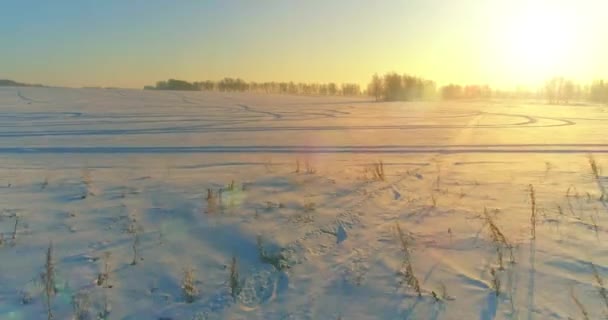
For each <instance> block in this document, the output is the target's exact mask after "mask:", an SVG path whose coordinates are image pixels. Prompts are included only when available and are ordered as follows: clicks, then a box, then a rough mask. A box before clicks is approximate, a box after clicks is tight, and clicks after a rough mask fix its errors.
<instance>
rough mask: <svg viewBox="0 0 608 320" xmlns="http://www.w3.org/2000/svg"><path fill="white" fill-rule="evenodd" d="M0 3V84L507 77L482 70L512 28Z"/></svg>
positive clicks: (451, 11) (302, 13) (442, 7)
mask: <svg viewBox="0 0 608 320" xmlns="http://www.w3.org/2000/svg"><path fill="white" fill-rule="evenodd" d="M0 1H1V3H0V5H1V11H0V47H1V48H2V50H0V78H10V79H14V80H18V81H24V82H40V83H46V84H53V85H67V86H84V85H101V86H123V87H141V86H143V85H144V84H151V83H154V82H155V81H157V80H161V79H166V78H169V77H174V78H180V79H185V80H191V81H192V80H205V79H219V78H221V77H223V76H239V77H243V78H245V79H248V80H257V81H265V80H294V81H336V82H347V81H354V82H361V83H363V82H365V81H367V79H368V78H369V77H370V76H371V74H373V73H374V72H380V73H383V72H386V71H391V70H394V71H398V72H410V73H414V74H419V75H423V76H427V77H430V78H433V79H437V80H439V81H440V82H441V81H443V82H448V81H467V82H486V83H487V82H497V83H500V82H508V81H506V80H505V79H506V78H507V77H515V74H509V72H510V70H511V69H513V68H512V66H511V67H509V66H508V65H498V66H496V65H493V64H494V61H499V60H501V59H502V60H504V59H505V57H499V56H497V52H500V51H503V50H500V48H499V45H498V44H497V43H496V40H495V39H496V37H497V35H496V34H495V32H494V31H496V32H500V28H501V26H502V25H504V21H512V20H513V19H507V18H508V15H513V14H514V13H513V12H517V10H518V9H517V6H518V4H517V1H515V2H512V1H499V0H495V1H492V0H490V1H482V0H459V1H443V0H441V1H440V0H409V1H406V0H403V1H399V0H384V1H383V0H380V1H369V0H335V1H321V0H306V1H295V0H294V1H292V0H282V1H280V0H264V1H253V0H251V1H245V0H242V1H237V0H224V1H202V0H199V1H195V0H176V1H168V0H166V1H160V0H133V1H129V0H106V1H92V0H81V1H76V0H57V1H43V0H39V1H32V0H19V1H16V0H0ZM585 1H587V2H589V1H592V0H581V1H579V2H577V3H582V2H585ZM558 2H560V0H555V1H554V2H552V3H558ZM561 2H564V1H561ZM519 3H520V4H519V6H521V3H525V2H522V1H519ZM573 3H574V2H573ZM505 8H507V9H508V10H505ZM602 8H604V7H602ZM592 9H597V8H591V9H590V11H589V12H592V11H594V10H592ZM505 17H507V18H505ZM501 21H502V22H501ZM497 30H498V31H497ZM501 45H502V44H501ZM492 55H494V56H492ZM503 64H504V63H503ZM587 68H590V67H589V66H587ZM585 72H587V71H585ZM497 77H498V78H500V77H502V80H500V79H499V80H497ZM503 80H504V81H503Z"/></svg>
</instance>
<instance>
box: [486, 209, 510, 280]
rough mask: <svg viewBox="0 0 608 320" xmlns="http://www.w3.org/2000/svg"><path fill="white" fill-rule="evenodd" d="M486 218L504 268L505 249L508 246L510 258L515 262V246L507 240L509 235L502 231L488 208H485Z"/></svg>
mask: <svg viewBox="0 0 608 320" xmlns="http://www.w3.org/2000/svg"><path fill="white" fill-rule="evenodd" d="M483 214H484V218H485V220H486V223H487V224H488V226H489V228H490V236H491V237H492V242H493V243H494V246H495V249H496V255H497V256H498V265H499V268H500V270H502V269H504V265H503V249H504V248H506V249H508V250H509V258H510V262H511V263H515V257H514V256H513V246H512V245H511V244H510V243H509V241H508V240H507V237H505V235H504V234H503V233H502V231H500V229H499V228H498V226H497V225H496V223H495V222H494V219H492V217H491V216H490V214H489V213H488V210H487V208H484V210H483Z"/></svg>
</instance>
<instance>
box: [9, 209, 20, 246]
mask: <svg viewBox="0 0 608 320" xmlns="http://www.w3.org/2000/svg"><path fill="white" fill-rule="evenodd" d="M18 225H19V216H18V215H15V225H14V226H13V235H12V237H11V239H12V240H13V242H15V240H16V239H17V226H18Z"/></svg>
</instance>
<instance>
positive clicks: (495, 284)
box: [490, 268, 501, 297]
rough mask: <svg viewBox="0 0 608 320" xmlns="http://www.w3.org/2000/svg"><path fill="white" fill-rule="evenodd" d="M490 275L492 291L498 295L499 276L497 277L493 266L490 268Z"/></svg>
mask: <svg viewBox="0 0 608 320" xmlns="http://www.w3.org/2000/svg"><path fill="white" fill-rule="evenodd" d="M490 275H491V276H492V289H494V293H496V296H497V297H498V296H499V295H500V285H501V283H500V278H499V277H498V272H497V271H496V269H494V268H490Z"/></svg>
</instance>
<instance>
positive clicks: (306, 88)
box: [144, 78, 363, 96]
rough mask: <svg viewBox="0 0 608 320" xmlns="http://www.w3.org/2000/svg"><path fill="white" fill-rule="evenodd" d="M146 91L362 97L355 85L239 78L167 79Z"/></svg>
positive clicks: (147, 87) (359, 89)
mask: <svg viewBox="0 0 608 320" xmlns="http://www.w3.org/2000/svg"><path fill="white" fill-rule="evenodd" d="M144 89H147V90H188V91H219V92H245V91H251V92H262V93H277V94H302V95H330V96H335V95H342V96H358V95H362V94H363V92H362V91H361V88H360V86H359V85H358V84H356V83H342V84H337V83H333V82H330V83H302V82H300V83H295V82H274V81H272V82H254V81H249V82H248V81H245V80H243V79H240V78H224V79H222V80H219V81H211V80H207V81H200V82H187V81H183V80H175V79H169V80H167V81H158V82H157V83H156V85H155V86H146V87H144Z"/></svg>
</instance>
